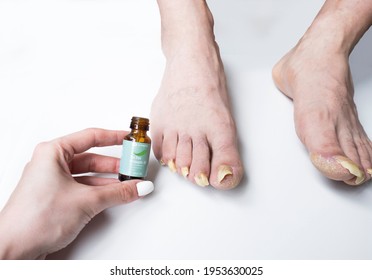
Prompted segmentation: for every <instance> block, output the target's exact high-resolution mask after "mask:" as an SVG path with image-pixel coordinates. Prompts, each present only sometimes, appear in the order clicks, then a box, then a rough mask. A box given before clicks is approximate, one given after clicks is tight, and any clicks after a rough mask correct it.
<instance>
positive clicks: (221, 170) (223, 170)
mask: <svg viewBox="0 0 372 280" xmlns="http://www.w3.org/2000/svg"><path fill="white" fill-rule="evenodd" d="M232 174H233V170H232V168H231V167H230V166H228V165H221V166H220V167H218V173H217V180H218V183H221V182H222V181H223V179H225V177H226V176H227V175H232Z"/></svg>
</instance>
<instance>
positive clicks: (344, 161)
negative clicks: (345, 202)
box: [334, 156, 365, 185]
mask: <svg viewBox="0 0 372 280" xmlns="http://www.w3.org/2000/svg"><path fill="white" fill-rule="evenodd" d="M334 158H335V159H336V161H337V162H338V163H339V164H341V165H342V167H343V168H346V169H347V170H349V172H350V173H351V174H353V175H354V176H356V179H355V184H356V185H359V184H361V183H362V182H363V181H364V179H365V175H364V172H363V171H362V170H361V169H360V168H359V167H358V165H356V164H355V163H354V162H352V161H351V160H350V159H348V158H346V157H342V156H335V157H334Z"/></svg>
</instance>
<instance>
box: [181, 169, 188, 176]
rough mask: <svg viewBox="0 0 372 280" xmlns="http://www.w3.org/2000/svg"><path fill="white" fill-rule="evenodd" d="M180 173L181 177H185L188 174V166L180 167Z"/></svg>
mask: <svg viewBox="0 0 372 280" xmlns="http://www.w3.org/2000/svg"><path fill="white" fill-rule="evenodd" d="M181 173H182V176H183V177H185V178H186V177H187V176H188V175H189V168H188V167H182V168H181Z"/></svg>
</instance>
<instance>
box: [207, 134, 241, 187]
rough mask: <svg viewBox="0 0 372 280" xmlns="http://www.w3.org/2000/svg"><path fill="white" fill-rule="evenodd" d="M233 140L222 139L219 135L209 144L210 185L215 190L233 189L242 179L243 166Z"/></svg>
mask: <svg viewBox="0 0 372 280" xmlns="http://www.w3.org/2000/svg"><path fill="white" fill-rule="evenodd" d="M236 142H237V141H235V139H233V138H232V139H226V138H222V137H221V135H220V136H219V137H216V138H215V141H213V142H212V143H211V148H212V162H211V164H212V168H211V174H210V178H209V179H210V184H211V185H212V186H213V187H215V188H216V189H221V190H228V189H232V188H235V187H236V186H237V185H238V184H239V183H240V181H241V179H242V177H243V173H244V171H243V165H242V162H241V160H240V155H239V151H238V148H237V143H236Z"/></svg>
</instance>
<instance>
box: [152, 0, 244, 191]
mask: <svg viewBox="0 0 372 280" xmlns="http://www.w3.org/2000/svg"><path fill="white" fill-rule="evenodd" d="M158 4H159V9H160V15H161V23H162V48H163V52H164V55H165V58H166V67H165V71H164V76H163V80H162V84H161V87H160V89H159V93H158V94H157V96H156V98H155V99H154V101H153V104H152V109H151V121H152V128H151V135H152V140H153V150H154V154H155V156H156V158H157V159H158V160H159V161H160V162H161V163H162V164H164V165H168V166H169V168H170V170H171V171H173V172H177V173H179V174H180V175H182V176H184V177H185V178H187V179H188V180H189V181H191V182H193V183H195V184H197V185H200V186H207V185H212V186H213V187H215V188H218V189H231V188H234V187H236V186H237V185H238V184H239V182H240V180H241V178H242V176H243V167H242V163H241V160H240V157H239V153H238V149H237V134H236V128H235V123H234V120H233V117H232V115H231V112H230V104H229V98H228V93H227V89H226V78H225V74H224V69H223V64H222V61H221V57H220V53H219V49H218V45H217V43H216V41H215V38H214V33H213V17H212V14H211V12H210V11H209V9H208V6H207V4H206V2H205V1H204V0H177V1H168V0H158ZM211 124H213V125H211Z"/></svg>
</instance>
